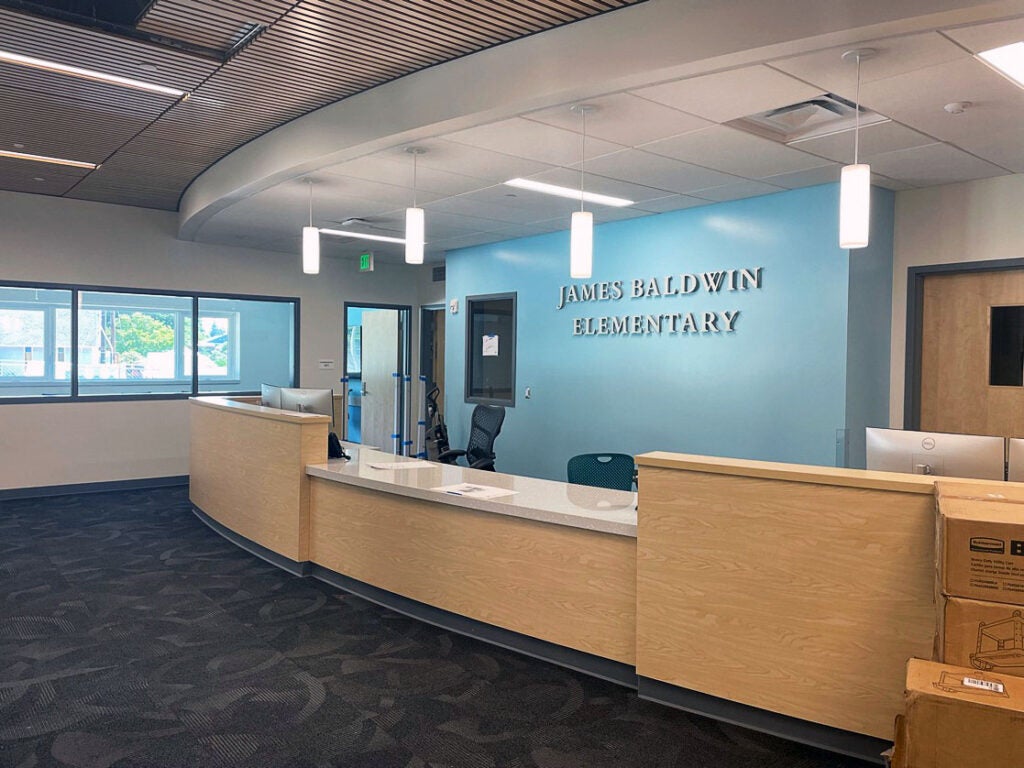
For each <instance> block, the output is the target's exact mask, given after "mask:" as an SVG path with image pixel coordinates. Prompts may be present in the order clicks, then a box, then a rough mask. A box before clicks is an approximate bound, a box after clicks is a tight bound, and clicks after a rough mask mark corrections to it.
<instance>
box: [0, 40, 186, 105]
mask: <svg viewBox="0 0 1024 768" xmlns="http://www.w3.org/2000/svg"><path fill="white" fill-rule="evenodd" d="M0 61H7V62H8V63H13V65H19V66H22V67H31V68H32V69H34V70H45V71H46V72H56V73H59V74H60V75H70V76H72V77H76V78H82V79H83V80H95V81H98V82H100V83H111V84H113V85H123V86H124V87H125V88H135V89H136V90H140V91H150V92H151V93H161V94H163V95H165V96H173V97H174V98H181V97H182V96H187V95H188V91H183V90H180V89H179V88H168V87H167V86H164V85H157V84H156V83H145V82H143V81H141V80H132V79H131V78H123V77H121V76H120V75H108V74H106V73H103V72H96V71H95V70H84V69H82V68H81V67H71V66H69V65H62V63H58V62H57V61H47V60H46V59H44V58H33V57H32V56H23V55H22V54H20V53H11V52H10V51H5V50H0Z"/></svg>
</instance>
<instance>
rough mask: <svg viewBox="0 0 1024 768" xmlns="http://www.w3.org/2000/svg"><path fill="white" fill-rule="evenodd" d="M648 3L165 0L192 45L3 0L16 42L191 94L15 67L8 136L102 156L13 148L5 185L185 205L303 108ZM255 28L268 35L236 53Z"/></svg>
mask: <svg viewBox="0 0 1024 768" xmlns="http://www.w3.org/2000/svg"><path fill="white" fill-rule="evenodd" d="M643 1H644V0H490V1H489V2H485V3H481V2H478V1H477V0H346V2H340V1H339V0H156V2H155V3H154V4H153V5H152V6H151V7H150V9H149V10H148V11H147V13H146V14H145V16H144V17H143V18H142V19H141V20H140V22H139V24H138V27H137V30H138V31H139V32H143V33H147V34H149V35H151V36H154V37H159V38H165V39H170V40H173V41H179V42H180V44H181V46H179V48H174V47H171V46H163V45H154V44H150V43H147V42H145V41H143V40H139V39H135V38H133V37H123V36H117V35H114V34H111V33H109V32H104V31H100V30H98V29H94V28H89V27H88V26H78V25H72V24H68V23H64V22H62V21H57V20H55V19H53V18H45V17H42V16H34V15H28V14H26V13H23V12H17V11H13V10H9V9H6V8H2V7H0V49H2V50H5V51H9V52H12V53H18V54H22V55H26V56H34V57H37V58H41V59H47V60H51V61H57V62H61V63H64V64H70V65H73V66H78V67H83V68H87V69H93V70H97V71H101V72H105V73H110V74H116V75H120V76H122V77H129V78H133V79H137V80H145V81H148V82H152V83H156V84H159V85H164V86H169V87H172V88H178V89H181V90H186V91H190V92H191V95H190V97H189V98H187V99H184V100H176V99H175V98H173V97H168V96H162V95H156V94H150V93H146V92H143V91H138V90H133V89H129V88H122V87H120V86H113V85H105V84H102V83H97V82H92V81H89V80H83V79H79V78H73V77H69V76H66V75H62V74H57V73H51V72H46V71H40V70H34V69H29V68H25V67H21V66H16V65H10V64H0V83H2V85H0V148H2V149H11V148H13V145H14V144H22V145H24V147H23V148H22V149H20V151H24V152H30V153H33V154H39V155H48V156H56V157H65V158H71V159H76V160H86V161H89V162H97V163H102V165H101V167H100V168H98V169H96V170H94V171H80V170H77V169H69V168H57V167H55V166H46V165H40V164H35V163H29V162H25V161H17V160H8V159H5V158H0V189H7V190H16V191H28V192H38V193H42V194H52V195H63V196H67V197H73V198H77V199H84V200H96V201H103V202H111V203H121V204H126V205H137V206H144V207H152V208H162V209H166V210H175V209H176V208H177V206H178V202H179V200H180V197H181V194H182V192H183V191H184V190H185V188H186V187H187V186H188V184H189V183H190V182H191V181H192V179H194V178H195V177H196V176H197V175H199V174H200V173H201V172H202V171H203V170H205V169H206V168H207V167H209V165H211V164H212V163H214V162H216V160H218V159H219V158H221V157H223V156H224V155H225V154H227V153H229V152H230V151H231V150H233V149H235V148H236V147H238V146H239V145H241V144H243V143H245V142H246V141H248V140H250V139H252V138H254V137H256V136H259V135H260V134H262V133H265V132H266V131H269V130H271V129H273V128H275V127H277V126H279V125H281V124H282V123H285V122H287V121H288V120H291V119H294V118H296V117H299V116H300V115H303V114H305V113H307V112H309V111H311V110H314V109H317V108H319V107H322V106H324V105H326V104H330V103H331V102H334V101H337V100H339V99H342V98H345V97H346V96H350V95H352V94H355V93H358V92H360V91H362V90H366V89H368V88H372V87H374V86H376V85H380V84H382V83H385V82H387V81H389V80H393V79H395V78H398V77H402V76H403V75H407V74H409V73H412V72H415V71H417V70H420V69H423V68H425V67H429V66H432V65H435V64H438V63H441V62H444V61H449V60H451V59H454V58H457V57H459V56H464V55H466V54H469V53H473V52H475V51H479V50H482V49H484V48H488V47H490V46H493V45H498V44H501V43H504V42H508V41H511V40H514V39H516V38H519V37H523V36H525V35H529V34H533V33H535V32H540V31H543V30H546V29H550V28H553V27H556V26H560V25H562V24H568V23H571V22H573V21H578V20H580V19H584V18H587V17H590V16H594V15H597V14H600V13H604V12H607V11H612V10H615V9H617V8H622V7H625V6H629V5H634V4H636V3H638V2H643ZM253 25H260V26H261V28H262V31H261V32H260V33H259V34H258V35H257V36H256V37H255V38H254V39H253V40H252V41H251V42H249V43H247V44H244V43H243V44H242V45H241V48H240V50H237V51H234V52H232V50H231V49H232V48H233V47H235V46H238V45H239V43H240V41H242V40H243V38H244V36H245V35H246V34H247V33H249V32H250V31H251V30H252V28H253ZM200 48H205V49H214V50H216V51H221V52H224V55H223V56H201V55H197V54H196V52H195V51H196V50H198V49H200ZM229 52H231V53H233V55H230V53H229ZM37 178H42V179H44V181H36V179H37Z"/></svg>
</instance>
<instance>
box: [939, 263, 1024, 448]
mask: <svg viewBox="0 0 1024 768" xmlns="http://www.w3.org/2000/svg"><path fill="white" fill-rule="evenodd" d="M1013 305H1024V270H1020V269H1015V270H998V271H985V272H969V273H958V274H951V275H941V274H940V275H928V276H927V277H925V279H924V298H923V307H922V320H921V392H920V402H921V414H920V417H921V418H920V429H922V430H925V431H928V432H960V433H965V434H971V435H1000V436H1004V437H1024V387H1014V386H992V385H990V384H989V363H990V353H991V350H990V340H989V336H990V333H991V312H992V307H998V306H1013Z"/></svg>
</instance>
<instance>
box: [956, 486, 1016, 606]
mask: <svg viewBox="0 0 1024 768" xmlns="http://www.w3.org/2000/svg"><path fill="white" fill-rule="evenodd" d="M938 509H939V520H938V529H939V530H938V571H939V584H940V590H941V592H942V594H944V595H947V596H949V597H968V598H971V599H973V600H988V601H991V602H995V603H1012V604H1017V605H1024V504H1013V503H1001V502H994V501H977V500H973V499H957V498H943V499H941V500H940V502H939V505H938Z"/></svg>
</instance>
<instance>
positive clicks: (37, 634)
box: [0, 487, 866, 768]
mask: <svg viewBox="0 0 1024 768" xmlns="http://www.w3.org/2000/svg"><path fill="white" fill-rule="evenodd" d="M865 765H866V764H864V763H861V762H859V761H856V760H852V759H849V758H843V757H839V756H836V755H832V754H829V753H826V752H821V751H819V750H815V749H811V748H808V747H803V746H800V745H797V744H792V743H790V742H786V741H783V740H780V739H777V738H774V737H771V736H766V735H764V734H759V733H756V732H753V731H749V730H746V729H743V728H740V727H736V726H731V725H727V724H723V723H719V722H716V721H713V720H709V719H707V718H703V717H698V716H695V715H690V714H687V713H684V712H679V711H676V710H673V709H670V708H667V707H662V706H658V705H656V704H652V703H650V702H645V701H642V700H640V699H638V698H637V696H636V694H635V693H633V692H631V691H629V690H627V689H625V688H622V687H619V686H616V685H613V684H611V683H606V682H603V681H600V680H596V679H593V678H590V677H587V676H585V675H581V674H577V673H575V672H572V671H569V670H565V669H562V668H560V667H556V666H553V665H550V664H546V663H544V662H541V661H537V660H534V659H530V658H527V657H524V656H520V655H518V654H515V653H512V652H509V651H504V650H501V649H498V648H495V647H493V646H489V645H486V644H484V643H481V642H479V641H476V640H473V639H470V638H466V637H463V636H461V635H457V634H453V633H450V632H446V631H444V630H441V629H438V628H436V627H433V626H430V625H427V624H423V623H420V622H417V621H415V620H413V619H409V618H406V617H404V616H401V615H399V614H396V613H393V612H391V611H388V610H386V609H383V608H380V607H378V606H376V605H374V604H372V603H369V602H367V601H365V600H363V599H361V598H358V597H355V596H353V595H350V594H346V593H344V592H341V591H339V590H337V589H335V588H333V587H330V586H327V585H325V584H323V583H320V582H318V581H315V580H312V579H303V578H299V577H295V576H292V575H290V574H287V573H285V572H283V571H281V570H278V569H277V568H275V567H273V566H270V565H268V564H266V563H265V562H263V561H261V560H259V559H257V558H255V557H253V556H251V555H249V554H247V553H245V552H243V551H242V550H240V549H238V548H237V547H235V546H234V545H232V544H230V543H228V542H226V541H225V540H223V539H222V538H220V537H219V536H218V535H217V534H216V533H214V532H213V531H211V530H210V529H209V528H207V527H206V526H205V525H203V524H202V523H201V522H200V521H199V520H198V519H197V518H196V517H195V516H194V515H192V513H191V507H190V505H189V501H188V495H187V489H185V488H182V487H178V488H163V489H156V490H149V491H125V492H118V493H98V494H82V495H78V496H65V497H57V498H51V499H25V500H18V501H6V502H0V766H2V767H3V768H8V767H9V768H37V767H38V768H43V767H45V766H68V767H72V768H185V767H186V766H188V767H189V768H197V767H198V768H205V767H206V766H210V768H221V767H236V766H237V767H238V768H242V767H245V768H277V767H278V766H280V767H281V768H328V767H329V766H339V767H343V768H580V767H583V768H633V767H636V768H863V766H865Z"/></svg>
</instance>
